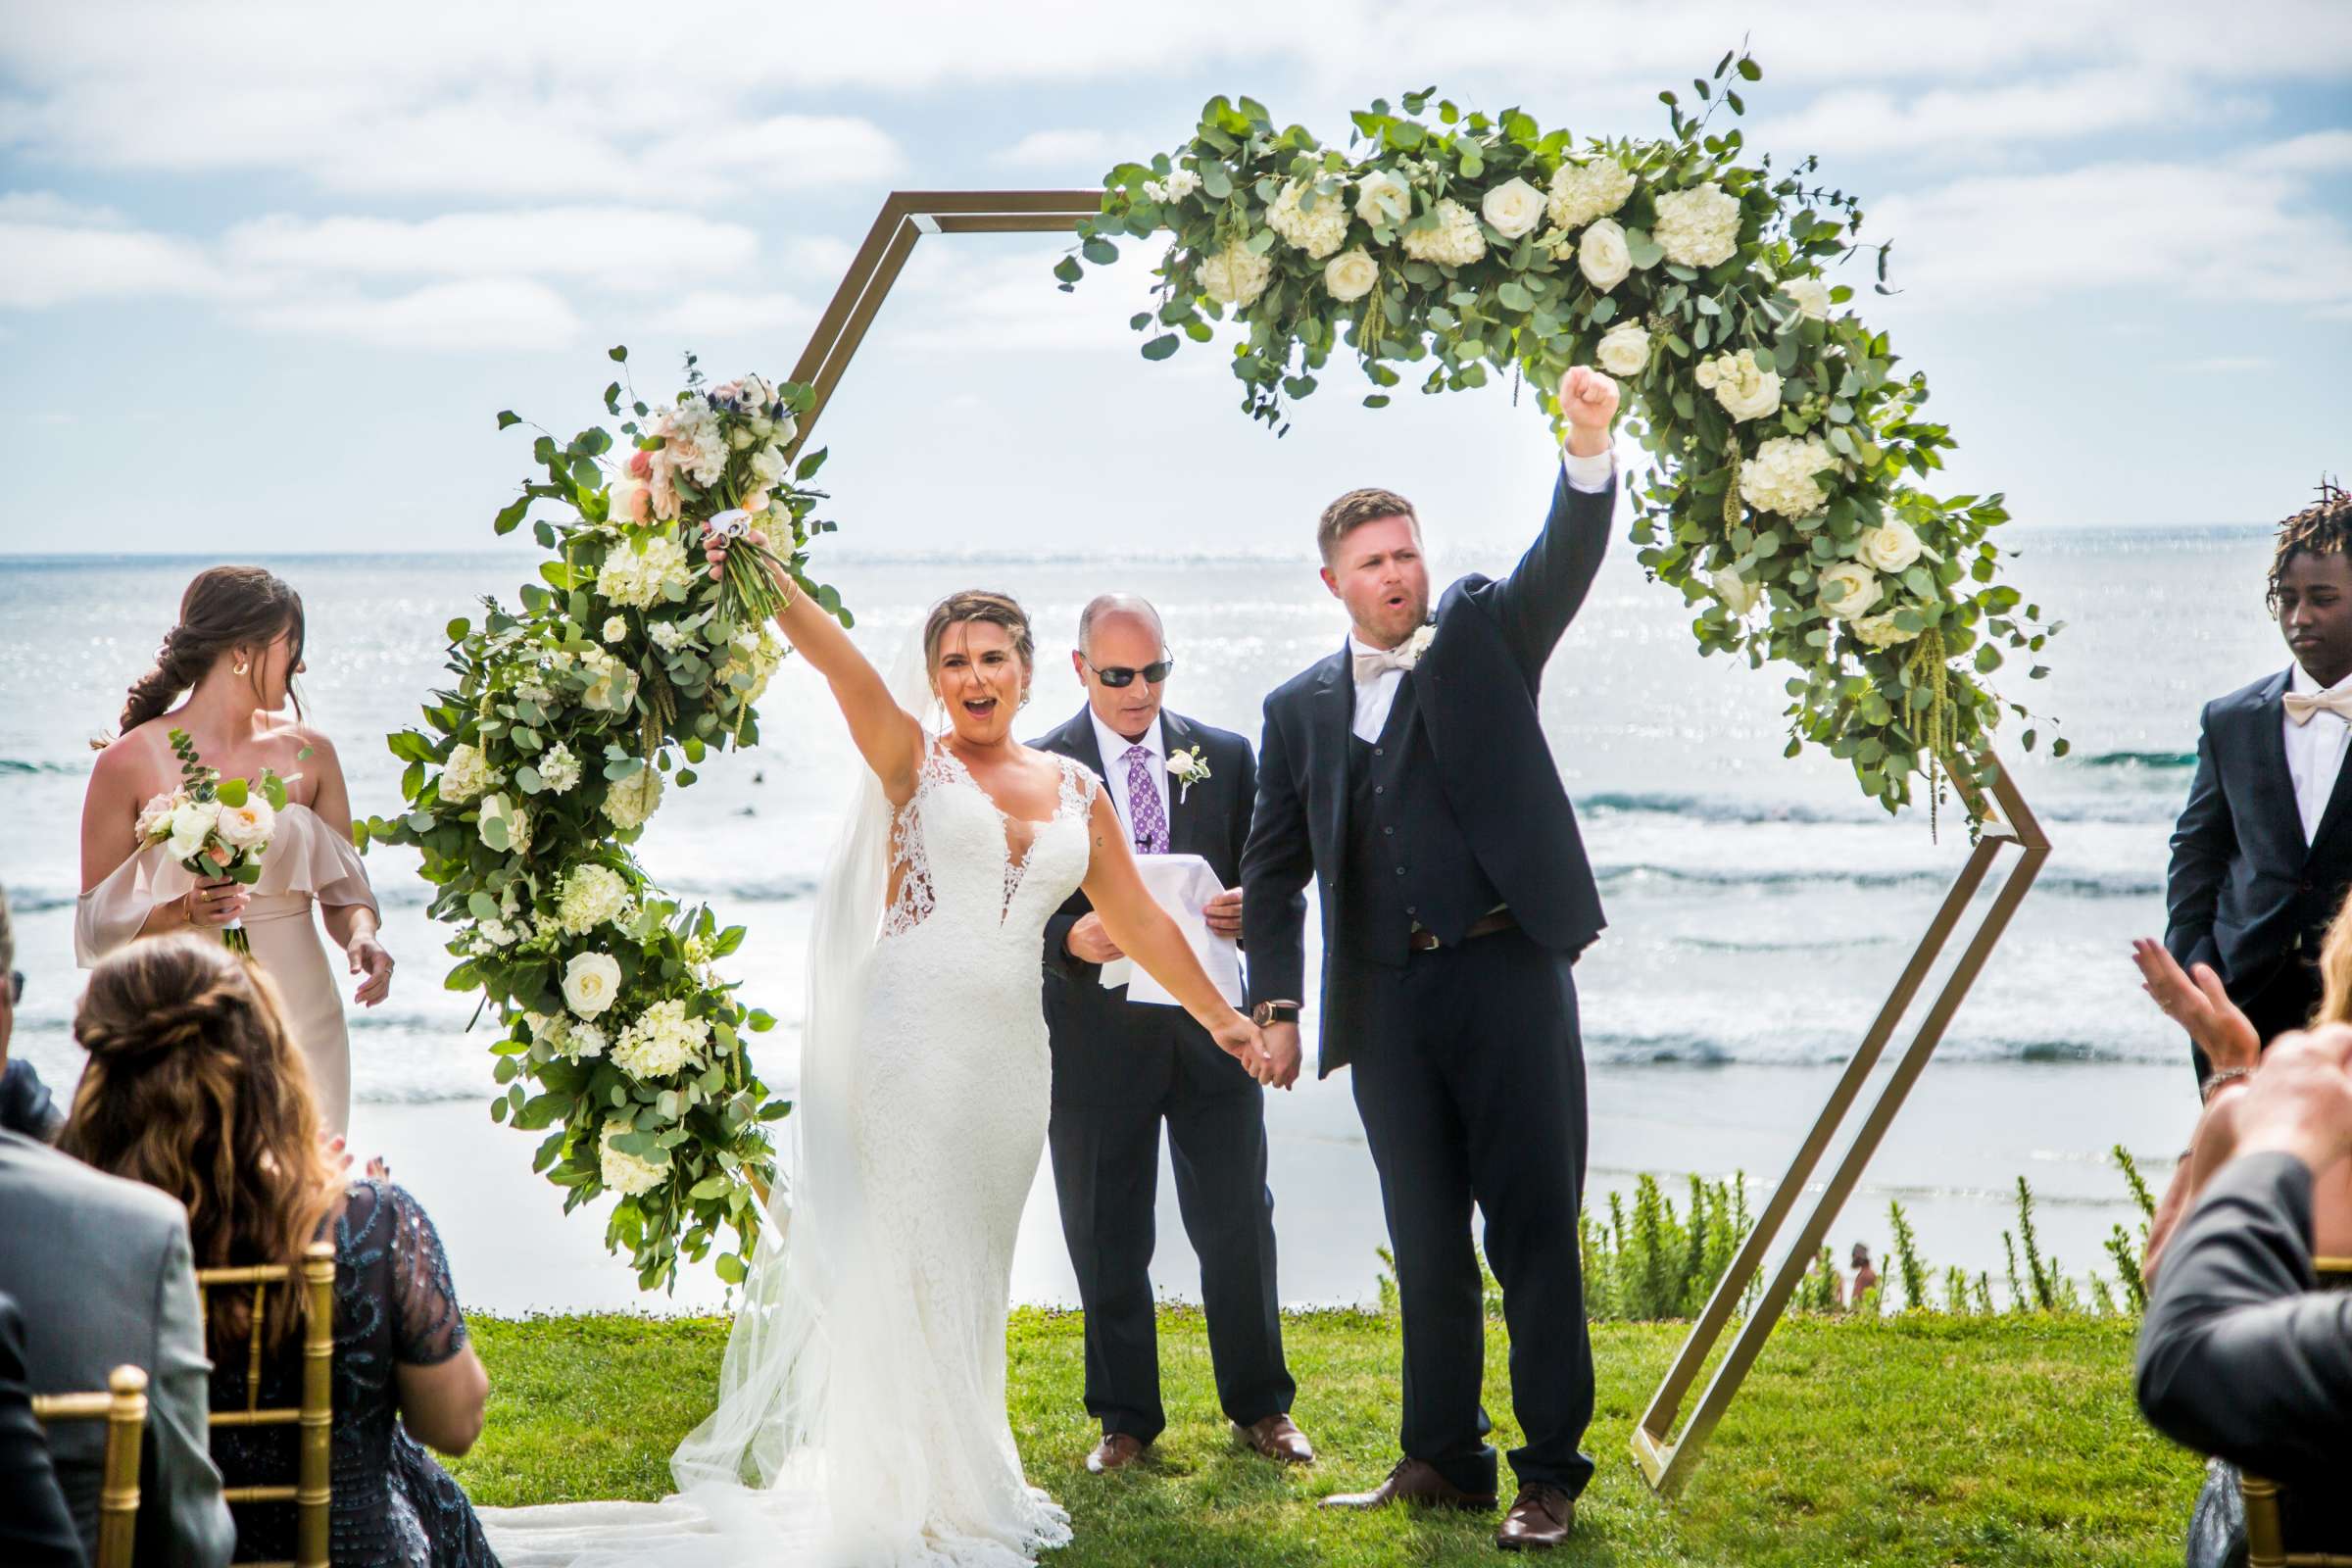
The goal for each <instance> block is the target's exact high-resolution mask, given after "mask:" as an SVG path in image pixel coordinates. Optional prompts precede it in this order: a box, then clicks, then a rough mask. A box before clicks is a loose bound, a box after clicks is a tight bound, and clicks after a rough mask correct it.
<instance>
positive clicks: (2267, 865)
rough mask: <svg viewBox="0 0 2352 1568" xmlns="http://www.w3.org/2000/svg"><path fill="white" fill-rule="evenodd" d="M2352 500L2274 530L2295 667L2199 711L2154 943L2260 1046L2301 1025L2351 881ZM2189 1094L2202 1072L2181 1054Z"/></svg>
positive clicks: (2328, 503) (2336, 501)
mask: <svg viewBox="0 0 2352 1568" xmlns="http://www.w3.org/2000/svg"><path fill="white" fill-rule="evenodd" d="M2348 544H2352V496H2347V495H2346V494H2345V493H2344V492H2343V491H2340V490H2336V489H2334V488H2332V487H2327V488H2324V489H2323V492H2322V496H2321V499H2320V501H2319V502H2318V504H2316V505H2314V506H2311V507H2308V508H2305V509H2304V510H2303V511H2301V512H2299V513H2297V514H2295V515H2293V516H2292V517H2289V518H2287V519H2286V521H2285V522H2284V523H2282V524H2280V525H2279V529H2278V544H2277V547H2276V550H2275V552H2274V553H2273V556H2272V560H2271V568H2270V591H2269V595H2268V597H2267V600H2266V602H2267V603H2268V605H2269V606H2270V609H2271V612H2272V613H2273V614H2274V615H2276V616H2277V617H2278V628H2279V630H2280V632H2282V633H2283V634H2284V636H2285V638H2286V646H2287V651H2288V652H2289V654H2291V655H2292V656H2293V662H2291V663H2289V664H2288V665H2287V667H2286V668H2285V669H2283V670H2280V671H2279V672H2278V673H2277V674H2275V675H2269V676H2265V677H2264V678H2263V679H2261V680H2258V681H2255V682H2254V683H2253V684H2251V685H2249V686H2244V687H2241V688H2239V689H2238V690H2237V691H2234V692H2231V693H2230V694H2229V696H2227V697H2220V698H2216V699H2215V700H2214V701H2212V702H2210V703H2208V704H2206V705H2205V711H2204V714H2203V716H2202V717H2201V718H2200V720H2199V733H2198V737H2197V771H2196V776H2195V779H2194V780H2193V782H2191V783H2190V785H2189V790H2188V804H2187V806H2186V807H2185V808H2183V809H2182V810H2181V812H2180V823H2179V825H2178V826H2177V828H2176V829H2175V831H2174V833H2173V858H2172V869H2171V873H2170V875H2169V877H2168V879H2167V885H2166V891H2165V903H2166V910H2167V923H2166V926H2165V933H2164V945H2165V947H2166V948H2167V949H2169V950H2170V951H2171V953H2172V955H2173V956H2174V957H2175V958H2177V959H2179V960H2180V965H2181V967H2182V968H2184V969H2188V970H2190V971H2191V972H2193V971H2194V969H2195V967H2196V965H2198V964H2200V963H2202V964H2207V965H2210V966H2211V967H2212V968H2213V970H2214V972H2215V973H2216V974H2218V975H2219V976H2220V977H2221V980H2222V984H2223V986H2224V987H2225V988H2226V989H2227V990H2228V992H2229V997H2230V1000H2231V1001H2232V1002H2234V1003H2235V1004H2236V1005H2237V1006H2238V1008H2239V1010H2241V1011H2242V1012H2244V1013H2245V1014H2246V1016H2247V1017H2248V1018H2250V1019H2252V1020H2253V1024H2254V1029H2255V1033H2256V1034H2257V1036H2258V1037H2259V1038H2260V1039H2262V1040H2265V1041H2268V1040H2271V1039H2273V1038H2275V1037H2277V1036H2278V1035H2279V1034H2282V1033H2284V1032H2285V1031H2287V1030H2289V1029H2299V1028H2301V1027H2303V1025H2304V1024H2305V1023H2306V1022H2307V1021H2308V1020H2309V1019H2310V1016H2311V1008H2312V1005H2313V1004H2314V1003H2316V1002H2317V1001H2318V1000H2319V992H2320V987H2319V978H2318V976H2317V974H2316V973H2315V972H2314V971H2313V967H2312V959H2313V957H2314V956H2316V954H2317V952H2318V947H2319V938H2320V933H2321V931H2322V930H2323V928H2325V927H2326V925H2327V920H2328V917H2329V916H2330V915H2331V914H2332V913H2333V912H2334V910H2335V907H2336V905H2337V903H2338V902H2339V901H2340V900H2341V899H2342V897H2343V895H2344V890H2345V888H2346V887H2347V886H2348V885H2352V773H2347V772H2346V770H2345V768H2344V766H2343V760H2344V743H2345V738H2346V736H2347V735H2348V734H2352V723H2348V722H2347V720H2348V719H2352V554H2347V551H2346V547H2347V545H2348ZM2190 1056H2191V1060H2192V1063H2193V1064H2194V1066H2195V1068H2196V1073H2197V1083H2198V1085H2199V1086H2200V1087H2202V1086H2203V1084H2204V1082H2205V1080H2206V1078H2207V1077H2208V1075H2209V1074H2210V1073H2211V1072H2212V1071H2213V1067H2212V1063H2211V1062H2210V1061H2209V1060H2208V1059H2207V1057H2206V1054H2205V1053H2204V1051H2203V1050H2202V1049H2201V1048H2199V1047H2196V1046H2195V1045H2193V1044H2192V1045H2191V1047H2190Z"/></svg>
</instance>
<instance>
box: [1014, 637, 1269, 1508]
mask: <svg viewBox="0 0 2352 1568" xmlns="http://www.w3.org/2000/svg"><path fill="white" fill-rule="evenodd" d="M1070 662H1071V663H1072V665H1073V666H1074V667H1075V668H1076V670H1077V673H1078V682H1079V684H1080V685H1081V686H1083V687H1085V688H1086V706H1085V707H1084V708H1082V709H1080V710H1079V711H1078V712H1077V714H1076V716H1074V717H1072V718H1071V719H1070V720H1069V722H1067V723H1065V724H1063V725H1062V726H1061V727H1060V728H1059V729H1057V730H1055V731H1054V732H1053V733H1052V734H1050V735H1048V736H1046V737H1045V738H1044V739H1043V740H1040V741H1037V742H1035V743H1034V744H1035V745H1036V746H1037V747H1038V748H1039V749H1040V750H1042V751H1048V752H1054V753H1056V754H1058V755H1059V756H1062V757H1069V758H1075V759H1076V760H1079V761H1081V762H1084V763H1085V764H1086V765H1087V766H1088V767H1090V768H1092V769H1094V771H1095V773H1096V774H1097V775H1098V776H1099V777H1101V778H1102V779H1103V783H1104V784H1105V785H1106V786H1107V787H1108V789H1107V793H1108V794H1109V796H1110V801H1111V806H1112V808H1113V809H1115V810H1116V811H1117V813H1118V817H1119V822H1120V824H1121V825H1122V826H1123V827H1125V828H1126V829H1127V832H1128V834H1129V836H1130V838H1131V839H1132V841H1133V842H1134V845H1135V847H1136V850H1137V851H1138V852H1139V853H1141V854H1147V855H1198V856H1200V857H1201V858H1203V859H1205V860H1206V861H1207V862H1208V864H1209V868H1210V869H1211V870H1212V871H1214V872H1215V873H1216V877H1217V885H1218V886H1219V887H1221V888H1233V887H1234V884H1235V883H1236V882H1237V881H1238V880H1239V877H1238V871H1239V868H1240V864H1241V857H1242V844H1243V841H1244V840H1245V839H1246V838H1247V837H1248V836H1249V832H1250V800H1251V797H1252V795H1253V793H1254V791H1253V786H1252V783H1251V779H1252V776H1253V773H1254V767H1253V764H1252V760H1251V758H1250V743H1249V742H1248V741H1246V740H1244V739H1243V738H1242V737H1241V736H1239V735H1234V734H1231V733H1228V732H1227V731H1225V730H1221V729H1211V728H1209V727H1208V726H1207V725H1205V724H1197V723H1195V722H1193V721H1192V720H1191V719H1188V718H1182V717H1179V716H1178V715H1176V714H1174V713H1171V712H1168V711H1164V710H1163V709H1162V708H1161V706H1160V705H1161V702H1162V700H1163V698H1164V697H1165V696H1166V693H1167V678H1168V674H1169V672H1170V671H1171V670H1172V669H1173V668H1174V667H1175V662H1176V661H1175V659H1174V657H1173V656H1171V655H1170V654H1169V653H1168V651H1167V643H1166V639H1165V636H1164V634H1163V633H1162V631H1161V629H1160V623H1159V613H1158V612H1157V611H1155V610H1153V609H1152V606H1151V605H1150V604H1148V603H1147V602H1145V601H1144V600H1141V599H1137V598H1133V597H1130V596H1127V595H1122V594H1105V595H1103V597H1102V598H1099V599H1097V600H1095V601H1094V602H1093V603H1091V604H1089V605H1088V606H1087V607H1086V610H1085V612H1084V613H1082V614H1081V615H1080V616H1079V620H1078V646H1077V648H1076V649H1074V650H1073V651H1072V653H1071V655H1070ZM1171 764H1174V766H1175V767H1176V768H1177V769H1179V770H1181V774H1182V776H1179V774H1178V773H1177V772H1172V771H1171ZM1187 778H1189V779H1190V780H1191V782H1186V779H1187ZM1298 903H1299V907H1300V909H1301V910H1303V909H1304V907H1305V904H1304V901H1303V900H1299V901H1298ZM1207 914H1208V923H1209V926H1210V928H1211V929H1212V930H1216V931H1220V932H1222V933H1224V934H1226V935H1228V936H1238V935H1239V934H1240V931H1241V893H1240V892H1239V890H1238V889H1237V890H1235V891H1232V892H1228V893H1225V894H1223V895H1220V896H1219V897H1218V898H1217V899H1216V900H1214V901H1213V902H1211V904H1210V905H1209V907H1208V911H1207ZM1119 956H1120V954H1119V951H1118V949H1117V948H1115V947H1113V946H1112V945H1111V943H1110V939H1109V938H1108V937H1107V936H1106V935H1105V934H1104V933H1103V921H1102V918H1101V916H1099V915H1097V914H1096V913H1095V912H1094V910H1093V908H1092V907H1091V906H1090V905H1089V904H1088V903H1087V900H1086V895H1085V894H1083V893H1075V894H1072V895H1071V896H1070V900H1069V902H1068V903H1067V904H1065V905H1063V906H1062V907H1061V910H1060V912H1058V913H1057V914H1055V915H1054V917H1053V918H1052V919H1051V920H1049V921H1048V922H1047V923H1046V956H1045V964H1046V981H1045V988H1046V990H1045V1011H1046V1027H1047V1031H1048V1034H1049V1038H1050V1039H1051V1040H1052V1042H1053V1051H1054V1114H1053V1120H1052V1121H1051V1122H1050V1123H1049V1124H1048V1131H1047V1142H1048V1144H1049V1146H1050V1147H1051V1148H1052V1150H1053V1152H1054V1191H1055V1194H1056V1196H1057V1197H1058V1198H1059V1199H1060V1201H1061V1229H1062V1236H1063V1238H1064V1239H1065V1240H1066V1241H1067V1242H1068V1244H1069V1249H1070V1262H1071V1265H1072V1266H1073V1267H1074V1268H1075V1269H1076V1271H1077V1274H1078V1299H1079V1301H1080V1302H1081V1304H1083V1305H1084V1306H1085V1308H1086V1409H1087V1413H1088V1414H1089V1415H1091V1416H1093V1417H1094V1418H1095V1419H1096V1420H1097V1421H1099V1422H1101V1423H1102V1429H1103V1438H1102V1441H1101V1443H1100V1444H1098V1445H1097V1446H1096V1447H1095V1449H1094V1451H1093V1452H1092V1453H1090V1454H1089V1455H1088V1456H1087V1461H1086V1467H1087V1468H1088V1469H1089V1470H1091V1471H1093V1472H1095V1473H1096V1474H1098V1475H1100V1474H1102V1473H1103V1472H1104V1471H1106V1470H1117V1469H1121V1468H1124V1467H1125V1466H1127V1465H1129V1464H1132V1463H1134V1462H1135V1461H1136V1460H1137V1459H1138V1458H1140V1457H1142V1455H1143V1452H1144V1449H1145V1448H1146V1447H1148V1446H1150V1445H1151V1443H1152V1440H1153V1439H1154V1438H1156V1437H1158V1436H1159V1433H1160V1429H1161V1428H1162V1427H1164V1426H1166V1425H1167V1416H1166V1414H1165V1412H1164V1411H1163V1410H1162V1408H1161V1406H1160V1400H1159V1338H1158V1329H1157V1324H1156V1319H1155V1316H1154V1312H1153V1302H1152V1274H1151V1269H1152V1241H1153V1238H1152V1214H1153V1209H1154V1207H1155V1205H1156V1201H1157V1194H1156V1191H1155V1189H1156V1187H1157V1184H1158V1179H1159V1127H1160V1123H1161V1122H1162V1121H1165V1122H1166V1123H1167V1127H1168V1147H1169V1152H1170V1155H1171V1157H1172V1163H1173V1165H1174V1167H1175V1172H1176V1201H1177V1204H1178V1206H1179V1207H1180V1208H1181V1209H1182V1211H1183V1214H1184V1230H1185V1234H1186V1236H1188V1237H1189V1238H1190V1239H1191V1241H1192V1244H1193V1250H1194V1251H1195V1252H1197V1253H1198V1254H1199V1255H1200V1258H1201V1308H1202V1311H1203V1313H1204V1314H1205V1316H1206V1317H1207V1319H1208V1350H1209V1359H1210V1364H1211V1366H1212V1367H1213V1368H1214V1371H1215V1374H1216V1382H1217V1402H1218V1403H1219V1404H1220V1405H1222V1406H1223V1407H1224V1410H1225V1414H1226V1415H1227V1417H1229V1418H1230V1419H1231V1420H1232V1422H1233V1424H1234V1433H1235V1436H1236V1437H1238V1438H1239V1439H1241V1440H1242V1441H1243V1442H1245V1443H1247V1444H1248V1445H1249V1446H1250V1447H1252V1448H1254V1449H1256V1450H1257V1451H1258V1452H1259V1453H1261V1454H1263V1455H1265V1456H1266V1457H1267V1458H1269V1459H1276V1460H1281V1461H1283V1462H1286V1463H1292V1464H1304V1463H1306V1462H1308V1461H1310V1460H1312V1459H1313V1458H1314V1450H1313V1448H1312V1447H1310V1446H1308V1444H1307V1441H1306V1438H1305V1436H1304V1435H1303V1434H1301V1433H1300V1432H1299V1429H1298V1427H1296V1426H1295V1425H1293V1424H1292V1422H1291V1417H1290V1408H1291V1398H1292V1396H1293V1394H1294V1393H1295V1392H1296V1386H1295V1385H1294V1384H1293V1383H1292V1381H1291V1374H1290V1370H1289V1368H1288V1367H1287V1366H1286V1365H1285V1364H1284V1362H1283V1354H1282V1317H1281V1313H1280V1311H1279V1309H1278V1305H1277V1298H1276V1296H1275V1290H1274V1195H1273V1194H1272V1193H1271V1192H1269V1191H1268V1190H1267V1187H1266V1119H1265V1091H1264V1090H1263V1089H1261V1088H1260V1087H1259V1086H1258V1083H1257V1080H1255V1079H1254V1078H1252V1077H1250V1073H1249V1072H1248V1070H1247V1069H1245V1068H1244V1067H1243V1066H1242V1064H1241V1063H1240V1062H1239V1061H1237V1060H1235V1059H1234V1058H1233V1057H1232V1056H1229V1055H1227V1054H1225V1053H1224V1052H1223V1051H1221V1050H1219V1049H1218V1047H1217V1045H1216V1043H1215V1042H1214V1041H1213V1040H1211V1039H1210V1038H1209V1037H1208V1033H1207V1031H1205V1030H1203V1029H1202V1028H1201V1026H1200V1025H1199V1024H1197V1023H1195V1022H1194V1021H1193V1020H1192V1019H1191V1018H1190V1017H1188V1016H1187V1015H1186V1014H1185V1012H1184V1009H1183V1008H1181V1007H1163V1006H1153V1005H1149V1004H1146V1003H1139V1002H1129V1001H1128V1000H1127V993H1126V990H1125V989H1124V987H1118V988H1113V989H1109V990H1105V989H1104V988H1103V984H1102V975H1103V969H1102V966H1103V964H1104V963H1105V962H1108V961H1110V960H1112V959H1115V958H1117V957H1119Z"/></svg>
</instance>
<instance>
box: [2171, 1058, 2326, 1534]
mask: <svg viewBox="0 0 2352 1568" xmlns="http://www.w3.org/2000/svg"><path fill="white" fill-rule="evenodd" d="M2234 1120H2235V1124H2236V1126H2235V1131H2236V1151H2235V1154H2234V1156H2233V1157H2232V1158H2231V1159H2230V1160H2229V1162H2228V1163H2227V1164H2225V1165H2224V1166H2222V1168H2221V1169H2220V1170H2219V1171H2217V1172H2216V1173H2215V1175H2214V1177H2213V1180H2212V1181H2211V1182H2210V1183H2209V1184H2208V1185H2207V1186H2206V1188H2205V1190H2204V1192H2203V1193H2202V1194H2200V1195H2199V1196H2198V1198H2197V1201H2196V1203H2195V1206H2194V1207H2193V1208H2191V1209H2190V1210H2189V1211H2188V1215H2187V1217H2186V1218H2185V1219H2183V1220H2182V1221H2181V1222H2180V1230H2179V1233H2178V1234H2177V1235H2176V1236H2175V1238H2174V1240H2173V1242H2172V1245H2171V1248H2170V1249H2169V1252H2168V1256H2167V1258H2166V1261H2165V1265H2164V1269H2163V1272H2162V1273H2161V1274H2160V1275H2159V1276H2158V1278H2157V1280H2156V1286H2155V1290H2154V1292H2153V1294H2152V1295H2151V1296H2150V1298H2149V1300H2148V1312H2147V1319H2146V1321H2145V1322H2144V1323H2143V1324H2142V1325H2141V1328H2140V1336H2139V1355H2138V1392H2139V1407H2140V1409H2141V1410H2142V1411H2143V1412H2145V1413H2146V1415H2147V1418H2148V1420H2149V1421H2150V1422H2151V1423H2152V1424H2154V1425H2155V1427H2156V1428H2157V1429H2158V1430H2159V1431H2161V1432H2163V1433H2165V1434H2166V1435H2167V1436H2169V1437H2171V1438H2173V1439H2174V1440H2175V1441H2177V1442H2180V1443H2182V1444H2184V1445H2186V1446H2189V1447H2191V1448H2194V1449H2196V1450H2198V1451H2199V1452H2201V1453H2207V1454H2211V1455H2213V1456H2215V1457H2217V1458H2221V1459H2225V1460H2228V1461H2229V1462H2230V1463H2232V1464H2235V1465H2238V1466H2240V1467H2242V1468H2243V1469H2244V1470H2246V1471H2248V1472H2250V1473H2252V1474H2255V1475H2259V1476H2262V1477H2265V1478H2267V1479H2269V1480H2272V1481H2276V1482H2278V1483H2279V1484H2280V1485H2281V1486H2283V1487H2284V1488H2286V1489H2287V1493H2288V1500H2289V1501H2290V1503H2293V1502H2311V1503H2322V1502H2328V1501H2330V1500H2331V1499H2335V1498H2337V1495H2338V1494H2339V1492H2340V1489H2341V1484H2342V1476H2343V1461H2344V1455H2345V1454H2347V1453H2352V1294H2346V1293H2341V1292H2338V1293H2323V1292H2320V1291H2318V1290H2317V1289H2315V1285H2316V1283H2317V1282H2316V1277H2315V1275H2314V1273H2313V1269H2312V1242H2311V1238H2312V1185H2313V1181H2314V1179H2315V1178H2317V1177H2321V1176H2325V1175H2327V1174H2328V1173H2329V1172H2331V1171H2335V1170H2338V1169H2340V1168H2341V1167H2342V1164H2343V1161H2344V1159H2345V1156H2346V1155H2347V1154H2352V1026H2346V1025H2343V1024H2324V1025H2322V1026H2320V1027H2319V1028H2318V1029H2316V1030H2314V1031H2313V1032H2311V1033H2309V1034H2290V1035H2286V1036H2283V1037H2281V1038H2280V1039H2278V1040H2277V1041H2275V1042H2273V1043H2272V1046H2271V1048H2270V1051H2269V1054H2268V1056H2267V1058H2266V1059H2265V1061H2264V1063H2263V1066H2262V1070H2261V1071H2260V1072H2259V1073H2256V1074H2255V1075H2254V1076H2253V1077H2252V1079H2251V1081H2250V1082H2249V1083H2248V1084H2247V1086H2246V1088H2245V1089H2244V1090H2242V1091H2241V1092H2240V1093H2239V1094H2238V1095H2237V1096H2236V1100H2235V1108H2234ZM2340 1507H2341V1504H2340V1502H2335V1503H2334V1507H2333V1508H2332V1509H2331V1511H2336V1510H2340ZM2341 1522H2342V1521H2341V1518H2340V1514H2339V1517H2337V1518H2336V1519H2335V1520H2333V1521H2331V1523H2332V1524H2335V1525H2339V1526H2340V1524H2341ZM2325 1544H2327V1546H2329V1547H2331V1548H2334V1549H2339V1550H2340V1549H2342V1546H2343V1544H2344V1543H2343V1542H2341V1541H2340V1540H2328V1541H2327V1542H2326V1543H2325Z"/></svg>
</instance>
